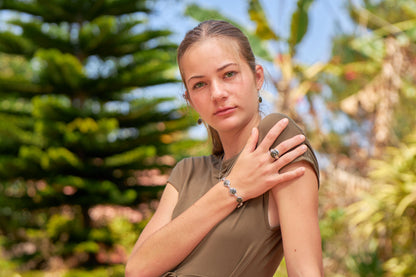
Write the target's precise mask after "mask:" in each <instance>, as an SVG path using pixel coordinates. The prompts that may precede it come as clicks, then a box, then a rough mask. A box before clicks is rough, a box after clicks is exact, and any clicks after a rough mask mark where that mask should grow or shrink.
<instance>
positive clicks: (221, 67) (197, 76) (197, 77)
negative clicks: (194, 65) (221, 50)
mask: <svg viewBox="0 0 416 277" xmlns="http://www.w3.org/2000/svg"><path fill="white" fill-rule="evenodd" d="M232 65H237V64H236V63H227V64H224V65H223V66H220V67H219V68H217V70H216V71H217V72H220V71H221V70H224V69H225V68H227V67H229V66H232ZM203 77H204V75H194V76H191V77H190V78H189V79H188V82H189V81H191V80H192V79H199V78H203Z"/></svg>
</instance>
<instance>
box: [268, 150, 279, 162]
mask: <svg viewBox="0 0 416 277" xmlns="http://www.w3.org/2000/svg"><path fill="white" fill-rule="evenodd" d="M270 156H272V158H273V159H275V160H277V159H278V158H279V150H277V149H272V150H270Z"/></svg>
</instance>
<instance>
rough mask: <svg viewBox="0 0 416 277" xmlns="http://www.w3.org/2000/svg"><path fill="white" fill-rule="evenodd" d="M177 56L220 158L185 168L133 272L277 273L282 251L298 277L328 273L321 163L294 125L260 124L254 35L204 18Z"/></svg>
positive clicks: (147, 232)
mask: <svg viewBox="0 0 416 277" xmlns="http://www.w3.org/2000/svg"><path fill="white" fill-rule="evenodd" d="M177 59H178V65H179V69H180V72H181V76H182V80H183V82H184V84H185V88H186V92H185V98H186V99H187V101H188V102H189V104H190V105H191V106H192V107H193V108H194V109H195V110H196V111H197V112H198V113H199V115H200V118H201V119H202V120H203V121H204V123H205V124H206V126H208V130H209V133H210V136H211V139H212V143H213V154H212V155H210V156H205V157H193V158H187V159H184V160H182V161H181V162H179V163H178V164H177V165H176V167H175V168H174V170H173V171H172V174H171V176H170V178H169V180H168V183H167V185H166V188H165V190H164V192H163V195H162V197H161V200H160V204H159V207H158V209H157V211H156V212H155V214H154V215H153V217H152V219H151V220H150V222H149V223H148V224H147V226H146V228H145V229H144V230H143V232H142V234H141V235H140V237H139V239H138V241H137V243H136V245H135V246H134V249H133V251H132V254H131V256H130V258H129V261H128V263H127V266H126V276H128V277H130V276H227V277H228V276H273V274H274V272H275V270H276V268H277V267H278V265H279V263H280V261H281V259H282V256H283V250H284V254H285V259H286V264H287V269H288V273H289V275H290V276H298V275H299V276H300V275H302V276H322V275H323V273H322V272H323V269H322V254H321V238H320V233H319V226H318V213H317V209H318V186H319V178H318V176H319V172H318V164H317V161H316V158H315V155H314V154H313V152H312V149H311V147H310V145H309V143H308V142H307V141H304V140H305V138H304V136H303V135H302V134H301V131H300V129H299V128H298V127H297V126H296V125H295V124H294V123H293V122H292V121H291V120H288V119H287V118H286V117H285V116H283V115H281V114H272V115H269V116H267V117H266V118H264V119H261V116H260V113H259V102H261V101H260V100H259V99H261V98H259V95H258V91H259V90H260V88H261V86H262V85H263V81H264V73H263V68H262V67H261V66H260V65H256V63H255V58H254V55H253V53H252V50H251V48H250V45H249V42H248V40H247V38H246V37H245V36H244V34H243V33H242V32H241V31H240V30H239V29H238V28H236V27H234V26H233V25H231V24H229V23H227V22H224V21H214V20H210V21H205V22H203V23H201V24H199V25H198V26H197V27H195V28H194V29H193V30H191V31H189V32H188V33H187V34H186V36H185V38H184V40H183V41H182V43H181V45H180V46H179V48H178V56H177ZM302 142H305V143H304V144H302ZM300 144H302V145H300ZM299 145H300V146H299Z"/></svg>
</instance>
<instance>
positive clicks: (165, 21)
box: [152, 0, 353, 64]
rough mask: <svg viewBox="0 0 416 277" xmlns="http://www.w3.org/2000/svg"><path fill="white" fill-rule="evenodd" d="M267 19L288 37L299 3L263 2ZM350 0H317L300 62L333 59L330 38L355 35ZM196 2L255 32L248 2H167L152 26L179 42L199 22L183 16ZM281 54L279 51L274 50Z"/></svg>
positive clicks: (160, 3)
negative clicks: (172, 32)
mask: <svg viewBox="0 0 416 277" xmlns="http://www.w3.org/2000/svg"><path fill="white" fill-rule="evenodd" d="M260 2H261V3H262V5H263V8H264V10H265V12H266V17H267V19H268V21H269V23H270V25H271V26H272V28H273V29H274V30H275V31H276V32H277V33H278V34H280V35H281V36H283V37H288V35H289V34H288V32H289V29H290V20H291V15H292V13H293V11H294V10H295V9H296V3H297V1H296V0H261V1H260ZM346 2H347V0H315V1H314V2H313V3H312V5H311V7H310V11H309V15H310V18H309V29H308V32H307V34H306V36H305V38H304V40H303V42H302V44H301V46H300V48H299V56H298V59H299V60H300V61H301V62H302V63H306V64H313V63H315V62H318V61H326V60H328V58H329V57H330V51H331V37H333V36H334V35H336V34H337V33H340V32H344V33H345V32H352V31H353V26H352V23H351V22H350V20H349V18H348V14H347V12H346V10H345V9H344V6H345V5H346ZM191 3H196V4H198V5H199V6H201V7H205V8H209V9H216V10H218V11H220V12H221V13H222V14H224V15H225V16H227V17H229V18H230V19H232V20H234V21H236V22H238V23H241V24H242V25H244V26H248V27H249V29H250V28H251V29H253V28H254V27H255V26H254V25H253V23H252V22H251V21H250V18H249V16H248V13H247V10H248V0H228V1H224V0H210V1H206V0H182V1H181V0H164V1H157V3H156V5H155V10H156V14H155V16H154V17H153V18H152V24H154V25H155V26H160V27H168V28H170V29H173V30H175V33H176V34H177V35H176V36H173V38H174V40H175V41H176V42H180V40H181V39H182V38H183V36H184V35H185V33H186V31H187V30H189V29H191V28H193V27H194V26H195V25H196V24H197V22H196V21H195V20H193V19H190V18H186V17H184V16H183V13H184V10H185V7H186V6H187V5H189V4H191ZM275 50H276V52H278V50H279V49H275Z"/></svg>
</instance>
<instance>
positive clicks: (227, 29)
mask: <svg viewBox="0 0 416 277" xmlns="http://www.w3.org/2000/svg"><path fill="white" fill-rule="evenodd" d="M215 37H223V38H229V39H232V40H234V41H235V42H236V43H237V45H238V51H239V54H240V55H241V57H242V58H243V59H244V60H245V61H246V62H247V64H248V65H249V67H250V69H251V71H252V72H253V74H255V71H256V59H255V57H254V54H253V51H252V49H251V46H250V42H249V41H248V39H247V37H246V36H245V35H244V33H243V32H242V31H241V30H240V29H239V28H237V27H236V26H234V25H232V24H231V23H229V22H226V21H222V20H207V21H203V22H201V23H199V24H198V25H197V26H196V27H195V28H193V29H192V30H190V31H188V32H187V33H186V35H185V38H184V39H183V40H182V42H181V44H180V45H179V47H178V51H177V62H178V66H179V71H180V74H181V77H182V80H183V81H184V76H183V72H182V69H181V63H180V61H181V59H182V57H183V56H184V55H185V53H186V51H187V50H188V49H189V48H190V47H191V46H192V45H194V44H195V43H197V42H200V41H203V40H205V39H208V38H215ZM184 84H185V87H186V83H185V81H184ZM187 97H189V95H185V98H187ZM206 127H207V129H208V134H209V136H210V138H211V142H212V146H213V147H212V154H214V155H221V154H222V153H224V149H223V146H222V143H221V140H220V136H219V134H218V132H217V131H216V130H215V129H214V128H212V127H211V126H209V125H208V126H206Z"/></svg>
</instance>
